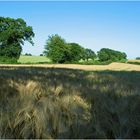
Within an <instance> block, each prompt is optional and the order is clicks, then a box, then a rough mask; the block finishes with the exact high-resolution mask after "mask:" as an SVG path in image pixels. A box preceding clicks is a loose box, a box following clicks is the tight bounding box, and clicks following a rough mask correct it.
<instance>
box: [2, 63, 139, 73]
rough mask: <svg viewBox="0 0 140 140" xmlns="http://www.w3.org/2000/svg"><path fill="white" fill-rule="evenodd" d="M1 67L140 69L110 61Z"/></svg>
mask: <svg viewBox="0 0 140 140" xmlns="http://www.w3.org/2000/svg"><path fill="white" fill-rule="evenodd" d="M0 66H1V67H38V68H39V67H42V68H65V69H77V70H86V71H104V70H111V71H140V66H139V65H135V64H126V63H116V62H114V63H111V64H109V65H80V64H30V65H28V64H20V65H19V64H18V65H13V64H1V65H0Z"/></svg>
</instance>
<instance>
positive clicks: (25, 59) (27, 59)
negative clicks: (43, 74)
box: [18, 55, 50, 64]
mask: <svg viewBox="0 0 140 140" xmlns="http://www.w3.org/2000/svg"><path fill="white" fill-rule="evenodd" d="M18 62H19V63H22V64H26V63H29V64H34V63H48V62H50V60H49V59H48V58H47V57H45V56H23V55H22V56H20V58H19V60H18Z"/></svg>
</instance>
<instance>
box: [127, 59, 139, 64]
mask: <svg viewBox="0 0 140 140" xmlns="http://www.w3.org/2000/svg"><path fill="white" fill-rule="evenodd" d="M127 63H129V64H136V65H140V60H128V61H127Z"/></svg>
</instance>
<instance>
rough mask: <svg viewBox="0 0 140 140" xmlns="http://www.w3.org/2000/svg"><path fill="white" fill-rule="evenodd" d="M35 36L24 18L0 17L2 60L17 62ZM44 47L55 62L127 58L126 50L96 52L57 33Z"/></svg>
mask: <svg viewBox="0 0 140 140" xmlns="http://www.w3.org/2000/svg"><path fill="white" fill-rule="evenodd" d="M34 36H35V34H34V32H33V28H32V27H31V26H28V25H27V24H26V22H25V21H24V20H23V19H21V18H18V19H13V18H9V17H7V18H5V17H0V61H1V62H2V61H3V62H6V61H10V62H12V61H13V62H17V60H18V59H19V57H20V55H21V52H22V46H23V45H24V42H25V41H28V42H29V43H31V44H32V45H33V44H34V43H33V40H32V39H33V37H34ZM44 49H45V50H44V52H43V53H44V54H45V55H46V56H47V57H49V58H50V59H51V60H52V62H53V63H77V62H79V61H80V60H83V61H89V60H93V61H94V60H98V61H101V62H104V61H120V60H125V59H126V58H127V55H126V54H125V53H124V52H120V51H115V50H111V49H108V48H102V49H101V50H100V51H98V52H97V54H96V53H95V52H94V51H93V50H91V49H89V48H84V47H82V46H81V45H79V44H78V43H75V42H72V43H68V42H66V41H65V39H63V38H62V37H61V36H59V35H57V34H55V35H51V36H49V37H48V39H47V41H46V44H45V48H44Z"/></svg>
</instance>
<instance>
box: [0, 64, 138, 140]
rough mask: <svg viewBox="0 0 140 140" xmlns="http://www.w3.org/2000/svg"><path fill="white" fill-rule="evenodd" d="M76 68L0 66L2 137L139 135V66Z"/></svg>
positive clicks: (133, 136) (125, 136)
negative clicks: (86, 69)
mask: <svg viewBox="0 0 140 140" xmlns="http://www.w3.org/2000/svg"><path fill="white" fill-rule="evenodd" d="M127 65H129V66H131V67H132V66H134V65H131V64H127ZM77 67H78V65H77ZM77 67H75V69H70V67H67V68H66V67H65V68H64V67H60V66H59V67H44V66H42V67H41V65H36V66H26V65H24V66H18V65H15V66H11V65H1V66H0V85H1V86H0V138H1V139H3V138H18V139H20V138H50V139H54V138H63V139H64V138H115V139H118V138H127V139H128V138H140V111H139V110H140V92H139V91H140V70H137V71H132V69H133V68H131V70H130V69H127V70H124V69H120V70H118V71H117V70H116V71H115V70H113V71H112V70H111V69H110V70H109V69H108V70H107V69H102V71H99V70H96V71H93V70H92V69H91V71H85V70H82V69H81V70H80V69H79V70H78V69H76V68H77ZM112 67H113V65H112Z"/></svg>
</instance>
